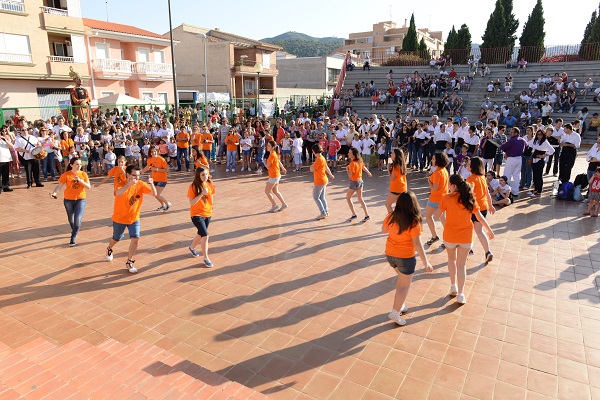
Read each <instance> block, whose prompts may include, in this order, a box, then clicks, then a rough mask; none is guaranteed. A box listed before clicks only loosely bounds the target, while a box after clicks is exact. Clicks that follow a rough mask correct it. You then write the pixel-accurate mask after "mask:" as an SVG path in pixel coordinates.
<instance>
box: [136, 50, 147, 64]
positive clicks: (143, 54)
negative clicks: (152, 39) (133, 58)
mask: <svg viewBox="0 0 600 400" xmlns="http://www.w3.org/2000/svg"><path fill="white" fill-rule="evenodd" d="M137 61H138V62H148V61H150V49H147V48H145V47H138V56H137Z"/></svg>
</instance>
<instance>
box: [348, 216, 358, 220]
mask: <svg viewBox="0 0 600 400" xmlns="http://www.w3.org/2000/svg"><path fill="white" fill-rule="evenodd" d="M356 218H358V217H357V216H356V215H353V216H351V217H350V218H348V221H352V220H355V219H356Z"/></svg>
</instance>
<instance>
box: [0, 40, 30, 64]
mask: <svg viewBox="0 0 600 400" xmlns="http://www.w3.org/2000/svg"><path fill="white" fill-rule="evenodd" d="M0 61H4V62H26V63H30V62H32V59H31V50H30V48H29V36H25V35H13V34H11V33H0Z"/></svg>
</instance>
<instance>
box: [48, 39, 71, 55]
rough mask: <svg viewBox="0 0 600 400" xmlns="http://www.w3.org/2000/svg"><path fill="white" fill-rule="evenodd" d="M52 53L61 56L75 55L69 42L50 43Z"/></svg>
mask: <svg viewBox="0 0 600 400" xmlns="http://www.w3.org/2000/svg"><path fill="white" fill-rule="evenodd" d="M50 54H51V55H53V56H59V57H73V48H72V47H71V46H70V45H69V44H67V43H54V42H51V43H50Z"/></svg>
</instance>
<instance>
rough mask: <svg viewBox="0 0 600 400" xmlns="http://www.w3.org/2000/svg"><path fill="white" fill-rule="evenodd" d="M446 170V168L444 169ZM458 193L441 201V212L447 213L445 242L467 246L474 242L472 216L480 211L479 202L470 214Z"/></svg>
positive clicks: (448, 195)
mask: <svg viewBox="0 0 600 400" xmlns="http://www.w3.org/2000/svg"><path fill="white" fill-rule="evenodd" d="M444 169H445V168H444ZM458 198H459V194H458V193H457V192H454V193H449V194H446V195H445V196H443V197H442V200H441V201H440V210H442V211H445V212H446V224H445V225H444V241H445V242H448V243H459V244H467V243H472V242H473V221H471V215H472V214H473V213H474V212H476V211H477V210H479V207H478V206H477V202H475V207H474V208H473V211H472V212H469V210H467V209H466V208H465V207H463V205H462V204H460V203H459V201H458Z"/></svg>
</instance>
